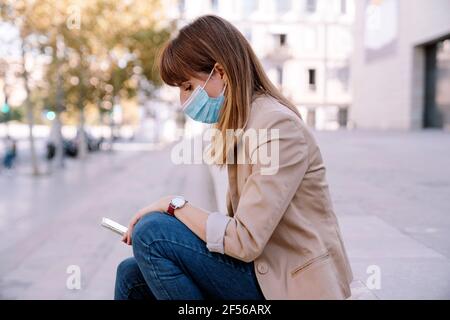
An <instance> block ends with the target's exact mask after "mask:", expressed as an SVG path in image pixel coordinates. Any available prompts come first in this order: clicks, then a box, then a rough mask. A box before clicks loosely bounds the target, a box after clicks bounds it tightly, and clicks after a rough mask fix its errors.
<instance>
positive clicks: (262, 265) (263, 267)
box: [256, 262, 269, 274]
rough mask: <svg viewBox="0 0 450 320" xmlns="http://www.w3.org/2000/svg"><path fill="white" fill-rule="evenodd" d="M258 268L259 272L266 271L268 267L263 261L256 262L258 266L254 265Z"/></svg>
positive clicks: (263, 272)
mask: <svg viewBox="0 0 450 320" xmlns="http://www.w3.org/2000/svg"><path fill="white" fill-rule="evenodd" d="M256 268H257V269H258V272H259V273H261V274H265V273H267V271H269V267H268V266H267V264H265V263H264V262H261V263H258V266H257V267H256Z"/></svg>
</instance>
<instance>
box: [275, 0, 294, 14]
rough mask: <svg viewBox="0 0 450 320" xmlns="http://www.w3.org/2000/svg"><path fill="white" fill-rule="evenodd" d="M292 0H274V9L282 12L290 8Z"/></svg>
mask: <svg viewBox="0 0 450 320" xmlns="http://www.w3.org/2000/svg"><path fill="white" fill-rule="evenodd" d="M291 6H292V0H276V9H277V13H278V14H284V13H286V12H289V11H290V10H291Z"/></svg>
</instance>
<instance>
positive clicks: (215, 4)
mask: <svg viewBox="0 0 450 320" xmlns="http://www.w3.org/2000/svg"><path fill="white" fill-rule="evenodd" d="M210 3H211V10H212V11H215V12H217V11H218V10H219V0H210Z"/></svg>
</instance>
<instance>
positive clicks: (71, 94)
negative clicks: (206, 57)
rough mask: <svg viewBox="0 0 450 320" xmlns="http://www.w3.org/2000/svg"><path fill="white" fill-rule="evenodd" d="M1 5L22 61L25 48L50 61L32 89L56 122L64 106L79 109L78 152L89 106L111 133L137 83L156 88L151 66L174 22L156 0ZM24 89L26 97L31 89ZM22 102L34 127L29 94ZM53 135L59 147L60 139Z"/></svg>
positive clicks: (25, 0) (26, 0)
mask: <svg viewBox="0 0 450 320" xmlns="http://www.w3.org/2000/svg"><path fill="white" fill-rule="evenodd" d="M0 10H1V16H2V17H3V18H4V19H5V20H6V21H8V22H10V23H12V24H13V25H15V26H17V27H18V28H19V29H20V34H21V38H22V40H23V41H22V42H23V44H24V45H23V46H22V48H23V50H22V53H23V61H24V64H25V57H26V55H27V52H28V51H36V50H38V51H39V52H40V54H41V55H44V56H47V57H48V58H49V59H48V64H47V66H46V68H45V77H44V79H45V81H44V83H43V84H42V85H41V86H39V87H37V90H40V91H41V92H43V93H44V96H45V98H44V100H45V104H46V106H51V108H52V110H53V111H54V112H55V114H56V118H55V121H58V122H60V121H61V113H62V112H63V111H66V110H76V111H77V113H78V115H79V128H78V129H79V135H78V137H79V138H80V146H79V147H80V152H79V154H80V155H81V156H83V155H84V154H85V150H86V142H85V135H84V130H85V129H84V123H85V115H84V113H85V107H86V106H87V105H90V104H91V105H95V106H97V107H98V108H99V111H100V114H101V116H102V118H103V119H104V118H106V117H108V118H109V120H110V124H111V131H113V126H114V122H113V120H114V118H113V111H114V106H117V105H119V104H120V101H121V100H122V99H129V98H131V97H133V96H135V95H136V93H137V92H138V91H139V90H142V88H143V86H142V84H143V83H145V84H146V86H145V88H151V89H153V88H156V87H157V86H158V85H160V82H159V81H160V80H159V77H158V75H157V74H156V71H155V69H154V68H153V65H154V61H155V58H156V54H157V50H158V48H159V47H160V46H161V45H162V43H163V42H165V41H166V40H167V39H168V37H169V36H170V33H171V31H172V29H173V25H171V24H167V23H166V22H165V21H166V20H165V19H164V16H163V7H162V6H161V3H160V1H158V0H117V1H111V0H91V1H83V0H58V1H53V0H2V2H1V6H0ZM24 70H25V71H24V73H23V77H24V79H25V83H27V81H26V79H27V72H26V69H25V68H24ZM25 87H26V91H27V96H28V97H30V95H31V94H30V90H31V89H30V86H29V85H25ZM147 91H148V90H147ZM150 91H151V90H150ZM150 93H151V92H150ZM27 101H28V103H27V106H28V107H27V110H28V111H27V114H28V120H29V124H30V128H32V126H33V121H34V119H33V117H32V116H30V115H32V114H33V113H32V105H31V103H30V102H29V101H30V98H27ZM31 130H32V129H30V141H32V140H33V138H32V133H31ZM59 140H60V143H58V144H60V149H61V150H62V136H61V137H60V139H59Z"/></svg>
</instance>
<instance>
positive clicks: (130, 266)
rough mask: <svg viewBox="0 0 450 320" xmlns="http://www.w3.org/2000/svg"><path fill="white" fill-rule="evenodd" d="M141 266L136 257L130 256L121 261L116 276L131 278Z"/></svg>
mask: <svg viewBox="0 0 450 320" xmlns="http://www.w3.org/2000/svg"><path fill="white" fill-rule="evenodd" d="M136 268H139V266H138V265H137V262H136V260H135V259H134V258H128V259H125V260H123V261H122V262H120V263H119V265H118V266H117V270H116V275H117V276H116V278H120V279H126V278H129V277H130V276H131V275H132V274H133V273H134V272H135V271H136Z"/></svg>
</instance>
